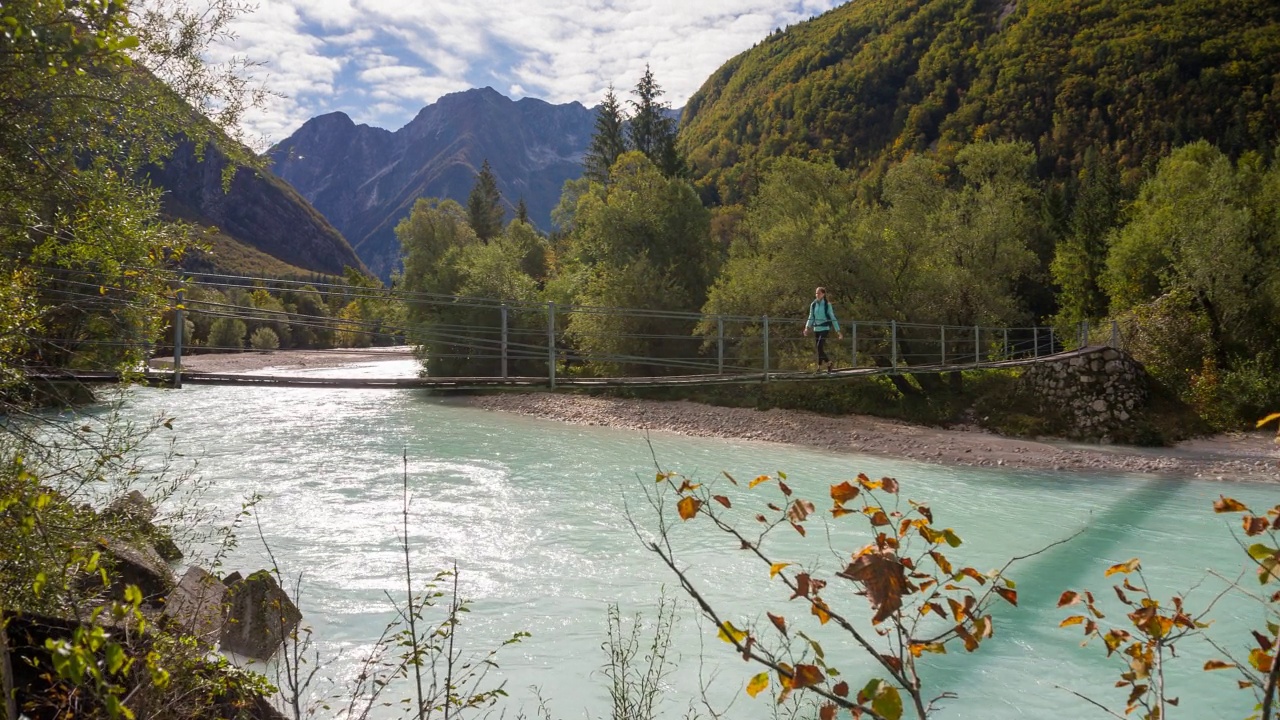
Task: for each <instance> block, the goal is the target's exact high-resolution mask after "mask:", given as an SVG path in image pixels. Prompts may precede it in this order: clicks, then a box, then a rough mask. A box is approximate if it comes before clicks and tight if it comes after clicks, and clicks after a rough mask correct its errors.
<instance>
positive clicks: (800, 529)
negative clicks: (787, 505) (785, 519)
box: [791, 523, 805, 537]
mask: <svg viewBox="0 0 1280 720" xmlns="http://www.w3.org/2000/svg"><path fill="white" fill-rule="evenodd" d="M791 527H793V528H795V529H796V532H798V533H800V537H804V536H805V531H804V526H803V525H801V524H799V523H791Z"/></svg>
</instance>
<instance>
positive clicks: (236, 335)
mask: <svg viewBox="0 0 1280 720" xmlns="http://www.w3.org/2000/svg"><path fill="white" fill-rule="evenodd" d="M248 333H249V329H248V328H247V327H245V324H244V321H243V320H239V319H237V318H218V319H217V320H215V321H213V325H212V326H211V327H210V328H209V347H211V348H221V349H237V350H238V349H240V348H243V347H244V336H245V335H247V334H248Z"/></svg>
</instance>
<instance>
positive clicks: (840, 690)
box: [831, 680, 849, 697]
mask: <svg viewBox="0 0 1280 720" xmlns="http://www.w3.org/2000/svg"><path fill="white" fill-rule="evenodd" d="M831 692H833V693H835V694H836V696H837V697H849V683H847V682H845V681H843V680H841V681H840V682H838V683H836V686H835V687H833V688H831Z"/></svg>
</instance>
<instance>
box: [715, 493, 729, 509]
mask: <svg viewBox="0 0 1280 720" xmlns="http://www.w3.org/2000/svg"><path fill="white" fill-rule="evenodd" d="M711 499H712V500H715V501H716V502H718V503H720V504H721V505H723V506H725V507H733V506H732V505H730V504H729V498H727V497H725V496H723V495H713V496H712V497H711Z"/></svg>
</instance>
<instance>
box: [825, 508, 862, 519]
mask: <svg viewBox="0 0 1280 720" xmlns="http://www.w3.org/2000/svg"><path fill="white" fill-rule="evenodd" d="M856 512H858V511H857V510H850V509H849V508H842V507H837V508H831V517H844V516H845V515H852V514H853V513H856Z"/></svg>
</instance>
